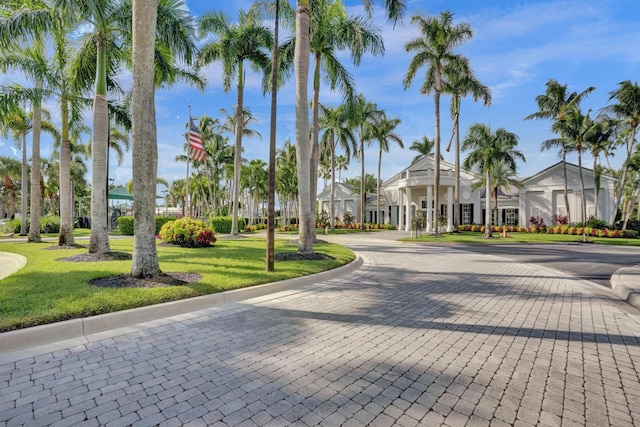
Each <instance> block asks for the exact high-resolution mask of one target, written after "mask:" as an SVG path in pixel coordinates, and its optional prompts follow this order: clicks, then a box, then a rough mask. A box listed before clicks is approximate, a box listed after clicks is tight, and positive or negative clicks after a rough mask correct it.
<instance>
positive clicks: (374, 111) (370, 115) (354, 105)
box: [347, 94, 382, 229]
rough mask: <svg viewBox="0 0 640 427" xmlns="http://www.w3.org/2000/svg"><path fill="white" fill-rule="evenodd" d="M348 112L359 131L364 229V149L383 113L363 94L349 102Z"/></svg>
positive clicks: (362, 226)
mask: <svg viewBox="0 0 640 427" xmlns="http://www.w3.org/2000/svg"><path fill="white" fill-rule="evenodd" d="M347 110H348V111H347V114H348V116H349V121H350V123H351V125H352V126H354V127H356V128H357V129H358V139H359V141H360V144H359V146H358V160H359V161H360V193H359V194H360V228H362V229H364V227H365V219H366V210H367V200H366V199H367V192H366V191H365V188H364V184H365V171H364V148H365V145H366V143H367V142H369V141H370V140H371V138H372V130H371V128H372V127H373V126H374V125H375V123H376V122H377V121H378V120H380V116H381V113H382V111H381V110H378V106H377V105H376V104H374V103H372V102H370V101H368V100H367V99H366V98H365V96H364V95H363V94H359V95H358V96H356V97H355V98H354V99H353V100H352V101H351V102H349V103H348V104H347Z"/></svg>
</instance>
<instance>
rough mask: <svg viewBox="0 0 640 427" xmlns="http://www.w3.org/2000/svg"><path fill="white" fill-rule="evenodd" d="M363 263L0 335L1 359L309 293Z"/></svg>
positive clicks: (359, 259) (359, 261) (360, 261)
mask: <svg viewBox="0 0 640 427" xmlns="http://www.w3.org/2000/svg"><path fill="white" fill-rule="evenodd" d="M363 263H364V261H363V259H362V258H361V257H357V258H356V259H355V260H354V261H352V262H351V263H349V264H347V265H344V266H342V267H338V268H335V269H333V270H328V271H323V272H321V273H316V274H312V275H309V276H302V277H296V278H294V279H288V280H282V281H279V282H273V283H266V284H263V285H257V286H252V287H249V288H243V289H235V290H232V291H224V292H219V293H216V294H211V295H203V296H200V297H194V298H189V299H184V300H179V301H171V302H167V303H162V304H156V305H150V306H145V307H139V308H134V309H130V310H123V311H117V312H114V313H107V314H100V315H97V316H91V317H83V318H79V319H72V320H66V321H62V322H57V323H51V324H48V325H41V326H34V327H31V328H25V329H19V330H16V331H9V332H3V333H0V356H1V355H2V354H6V353H11V352H17V351H23V350H26V349H28V348H31V347H36V346H40V345H45V344H50V343H54V342H59V341H64V340H71V339H75V338H81V337H85V338H86V337H87V336H89V335H93V334H97V333H100V332H104V331H108V330H112V329H117V328H122V327H126V326H131V325H136V324H140V323H145V322H150V321H154V320H158V319H162V318H166V317H171V316H176V315H180V314H184V313H189V312H193V311H198V310H203V309H207V308H212V307H218V306H222V305H224V304H229V303H234V302H239V301H243V300H248V299H251V298H256V297H262V296H265V295H270V294H276V293H278V292H282V291H288V290H294V289H295V290H298V291H299V292H303V291H305V290H306V289H308V287H309V286H311V285H314V284H316V283H318V282H322V281H326V280H330V279H332V278H334V277H339V276H343V275H346V274H349V273H351V272H353V271H355V270H357V269H358V268H360V267H361V266H362V265H363Z"/></svg>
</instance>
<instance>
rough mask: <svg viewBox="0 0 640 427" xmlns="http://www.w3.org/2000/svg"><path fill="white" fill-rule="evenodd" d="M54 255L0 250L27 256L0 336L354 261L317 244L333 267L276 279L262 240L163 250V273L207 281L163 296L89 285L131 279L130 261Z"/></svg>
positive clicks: (3, 296)
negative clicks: (109, 279)
mask: <svg viewBox="0 0 640 427" xmlns="http://www.w3.org/2000/svg"><path fill="white" fill-rule="evenodd" d="M79 243H86V241H82V240H81V241H79ZM51 247H52V243H51V242H48V243H37V244H34V243H29V244H28V243H24V242H0V251H4V252H13V253H17V254H21V255H24V256H25V257H27V260H28V262H27V265H26V266H25V267H24V268H23V269H21V270H20V271H18V272H17V273H15V274H13V275H11V276H9V277H7V278H5V279H3V280H1V281H0V331H7V330H12V329H19V328H24V327H28V326H34V325H40V324H45V323H51V322H56V321H61V320H66V319H72V318H77V317H84V316H91V315H96V314H102V313H108V312H113V311H118V310H125V309H128V308H133V307H140V306H145V305H150V304H157V303H160V302H166V301H173V300H178V299H183V298H190V297H194V296H198V295H204V294H211V293H216V292H220V291H224V290H229V289H237V288H243V287H247V286H253V285H257V284H262V283H269V282H273V281H278V280H283V279H289V278H292V277H298V276H304V275H308V274H312V273H317V272H320V271H324V270H329V269H332V268H336V267H338V266H341V265H344V264H347V263H348V262H350V261H352V260H353V259H354V258H355V255H354V253H353V252H351V251H350V250H349V249H347V248H345V247H342V246H339V245H335V244H318V245H315V246H314V251H315V252H318V253H324V254H327V255H331V256H333V257H334V258H335V260H327V261H276V265H275V269H276V271H275V272H273V273H267V272H265V248H266V243H265V240H264V239H259V238H244V239H237V240H218V242H216V245H215V247H211V248H206V249H190V248H181V247H175V246H165V245H158V259H159V262H160V268H161V269H162V271H164V272H185V273H199V274H201V275H202V280H200V281H199V282H197V283H191V284H188V285H185V286H170V287H161V288H98V287H95V286H92V285H90V284H89V281H90V280H91V279H95V278H100V277H106V276H113V275H118V274H128V273H130V271H131V260H124V261H104V262H92V263H88V262H67V261H62V260H60V259H61V258H65V257H69V256H71V255H75V254H80V253H85V252H86V251H87V250H86V249H84V248H78V249H49V248H51ZM132 248H133V238H123V239H111V250H112V251H114V252H127V253H132V250H133V249H132ZM296 250H297V247H296V246H294V245H288V244H287V243H286V241H285V240H276V253H278V252H295V251H296Z"/></svg>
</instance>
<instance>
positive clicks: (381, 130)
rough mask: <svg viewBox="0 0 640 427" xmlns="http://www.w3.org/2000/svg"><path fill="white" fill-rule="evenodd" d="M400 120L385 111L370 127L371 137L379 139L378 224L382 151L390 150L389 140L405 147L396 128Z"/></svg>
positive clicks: (378, 222) (378, 220)
mask: <svg viewBox="0 0 640 427" xmlns="http://www.w3.org/2000/svg"><path fill="white" fill-rule="evenodd" d="M400 122H401V120H400V119H399V118H394V119H388V118H387V115H386V113H385V112H384V111H383V112H382V114H380V117H378V118H376V121H375V123H374V125H373V126H372V127H371V128H370V130H371V138H372V139H375V140H376V141H378V182H377V186H376V194H377V196H376V212H377V213H376V217H377V221H376V222H377V224H378V225H380V197H381V195H380V184H381V180H380V168H381V166H382V152H383V151H384V152H385V153H388V152H389V141H394V142H397V143H398V145H399V146H400V148H404V145H403V144H402V139H401V138H400V136H398V134H397V133H395V129H396V127H398V125H399V124H400Z"/></svg>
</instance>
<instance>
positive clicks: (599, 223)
mask: <svg viewBox="0 0 640 427" xmlns="http://www.w3.org/2000/svg"><path fill="white" fill-rule="evenodd" d="M587 227H591V228H597V229H599V230H604V229H605V228H608V227H607V223H606V222H605V221H604V220H602V219H599V218H595V217H593V216H590V217H589V220H588V221H587Z"/></svg>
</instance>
